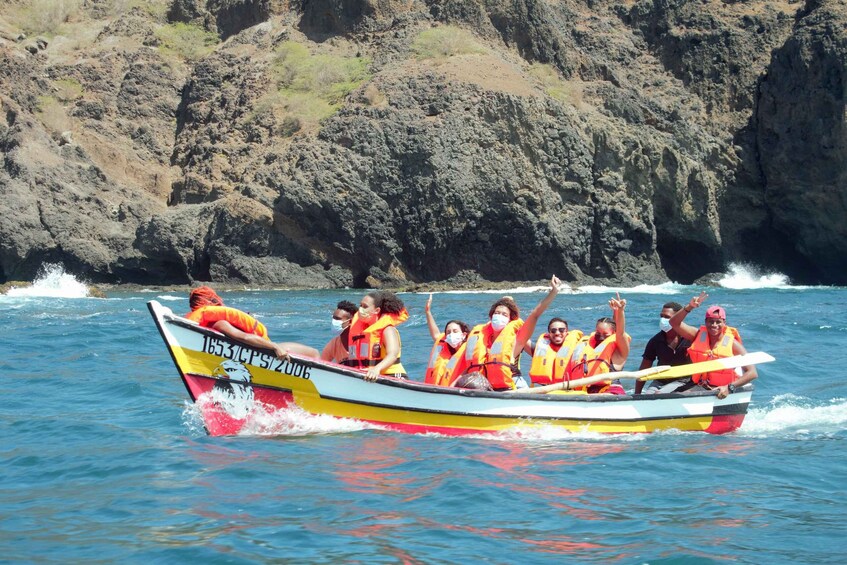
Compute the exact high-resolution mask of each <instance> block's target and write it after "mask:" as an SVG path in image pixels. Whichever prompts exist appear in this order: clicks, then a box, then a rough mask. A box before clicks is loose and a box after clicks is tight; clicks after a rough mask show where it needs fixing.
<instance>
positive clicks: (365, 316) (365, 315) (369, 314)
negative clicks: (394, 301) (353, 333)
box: [359, 307, 374, 322]
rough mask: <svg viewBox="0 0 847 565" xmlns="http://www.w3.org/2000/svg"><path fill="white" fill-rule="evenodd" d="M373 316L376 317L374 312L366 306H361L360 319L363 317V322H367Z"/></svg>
mask: <svg viewBox="0 0 847 565" xmlns="http://www.w3.org/2000/svg"><path fill="white" fill-rule="evenodd" d="M373 317H374V312H368V311H367V310H365V309H364V308H361V307H360V308H359V319H361V320H362V321H363V322H367V321H368V320H370V319H371V318H373Z"/></svg>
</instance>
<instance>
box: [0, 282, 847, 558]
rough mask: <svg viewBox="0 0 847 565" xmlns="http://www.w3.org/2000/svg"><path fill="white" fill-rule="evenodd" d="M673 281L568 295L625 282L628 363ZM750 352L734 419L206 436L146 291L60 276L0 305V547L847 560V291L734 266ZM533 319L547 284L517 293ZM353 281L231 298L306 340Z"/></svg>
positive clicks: (351, 425)
mask: <svg viewBox="0 0 847 565" xmlns="http://www.w3.org/2000/svg"><path fill="white" fill-rule="evenodd" d="M700 290H702V288H701V287H695V286H683V285H677V284H673V283H667V284H664V285H658V286H643V287H636V288H623V289H617V288H604V287H584V288H580V289H576V290H573V291H565V292H562V293H561V294H560V295H559V296H558V297H557V298H556V301H555V302H554V304H553V306H552V307H551V308H550V310H549V311H548V314H549V315H551V316H552V315H554V314H555V315H559V316H562V317H564V318H566V319H567V320H568V321H569V322H570V325H571V327H572V328H581V329H587V328H590V327H591V326H592V325H593V321H594V320H596V319H597V318H598V317H600V316H603V315H606V314H607V312H608V306H607V302H608V299H609V298H610V297H612V296H614V293H615V291H619V292H620V293H621V296H623V297H625V298H626V299H627V300H628V305H627V330H628V331H629V333H630V334H631V335H632V336H633V351H632V353H631V355H630V359H629V361H628V362H627V366H626V368H627V369H635V368H637V367H638V364H639V362H640V356H641V355H640V354H641V352H642V351H643V347H644V345H645V344H646V342H647V340H648V339H649V338H650V337H651V336H652V335H653V334H655V333H656V331H658V313H659V309H660V307H661V305H662V304H663V303H664V302H666V301H668V300H676V301H678V302H681V303H685V302H687V301H688V300H689V299H690V298H691V297H692V296H695V295H696V294H698V293H699V292H700ZM706 290H707V292H709V294H710V297H709V299H708V303H710V304H720V305H723V306H725V307H726V308H727V310H728V316H729V322H730V324H731V325H735V326H736V327H738V329H739V330H740V332H741V334H742V336H743V338H744V343H745V345H746V347H747V349H748V350H750V351H757V350H764V351H767V352H769V353H771V354H772V355H774V356H775V357H776V358H777V361H776V362H774V363H770V364H767V365H760V366H759V374H760V378H759V379H758V380H757V381H756V382H755V385H756V391H755V393H754V395H753V403H752V404H751V408H750V411H749V413H748V415H747V418H746V420H745V422H744V425H743V426H742V427H741V429H740V430H738V431H737V432H734V433H732V434H728V435H725V436H711V435H708V434H699V433H698V434H691V433H689V434H686V433H679V432H663V433H658V434H652V435H620V436H600V435H596V434H569V433H567V432H562V431H555V430H544V429H542V430H535V431H533V432H526V431H525V430H521V429H520V428H516V429H515V430H512V431H508V432H504V433H503V434H502V435H500V436H496V437H486V438H473V437H471V438H467V437H466V438H453V437H440V436H437V435H426V436H412V435H402V434H396V433H391V432H386V431H382V430H379V429H375V428H373V427H370V426H365V425H362V424H359V423H357V422H354V421H343V420H335V419H332V418H327V417H314V416H308V415H305V414H302V413H297V412H294V411H292V412H290V413H278V414H273V415H269V416H268V418H267V421H266V422H264V423H263V425H262V426H261V429H260V430H258V431H256V432H255V433H252V434H248V435H241V436H237V437H216V438H215V437H208V436H207V435H206V434H205V432H204V430H203V426H202V423H201V422H200V420H199V417H198V414H197V412H196V410H195V409H194V408H193V407H192V405H191V404H190V402H189V400H188V396H187V393H186V390H185V387H184V386H183V384H182V383H181V382H180V380H179V377H178V374H177V371H176V369H175V367H174V366H173V363H172V361H171V359H170V357H169V355H168V353H167V352H166V350H165V347H164V344H163V342H162V339H161V337H160V336H159V334H158V332H157V330H156V328H155V327H154V325H153V321H152V319H151V317H150V315H149V313H148V311H147V307H146V302H147V301H149V300H158V301H160V302H161V303H163V304H164V305H166V306H168V307H170V308H172V309H173V310H174V311H175V312H177V313H184V312H185V311H187V310H188V302H187V299H186V296H185V295H183V294H182V293H175V292H161V291H156V290H147V291H121V290H115V291H111V292H109V293H108V297H107V298H105V299H103V298H88V297H86V294H87V287H86V286H85V284H84V283H82V282H80V281H79V280H77V279H75V278H74V277H73V276H71V275H70V274H67V273H64V272H62V271H61V269H57V268H53V269H48V270H47V271H46V272H45V275H44V276H43V277H42V278H40V279H39V280H38V281H36V284H35V286H33V287H31V288H28V289H20V290H18V291H14V293H13V295H7V296H0V312H1V313H2V326H3V331H2V334H0V352H2V357H0V367H2V371H0V387H2V398H3V403H2V407H0V416H2V417H0V437H2V438H3V439H2V456H3V464H2V467H0V469H2V471H1V472H2V475H0V477H2V480H0V560H2V561H4V562H39V563H50V562H62V563H65V562H77V563H78V562H91V563H112V562H121V563H177V562H188V561H192V562H194V561H196V562H205V563H256V562H267V561H274V562H286V563H288V562H290V563H404V564H406V563H408V564H417V563H472V562H478V561H479V562H486V563H627V564H628V563H633V564H642V563H650V564H670V563H724V562H738V563H757V564H758V563H767V564H771V563H844V562H847V525H845V495H847V444H845V443H844V442H845V440H847V431H845V428H847V384H845V377H846V376H847V371H845V366H847V317H845V313H847V289H845V288H829V287H796V286H792V285H791V284H790V282H789V281H787V280H786V279H785V277H782V276H780V275H779V274H764V275H763V274H759V273H755V272H754V271H752V270H751V269H749V268H745V267H742V266H736V267H734V268H733V270H732V271H731V272H729V273H727V275H726V276H725V277H724V278H723V279H722V280H721V286H719V287H714V288H707V289H706ZM502 294H504V293H503V291H498V292H491V293H488V292H471V293H459V292H456V293H450V292H445V293H436V294H435V295H434V296H433V312H434V313H435V316H436V318H437V319H438V320H439V321H440V322H441V323H442V324H443V323H444V322H446V321H447V320H448V319H450V318H460V319H464V320H465V321H467V322H469V323H479V322H482V321H484V320H485V318H486V314H487V312H488V307H489V305H490V304H491V303H492V302H493V301H494V300H495V299H496V298H498V297H499V296H500V295H502ZM508 294H511V295H512V296H514V298H515V299H516V300H517V302H518V304H519V305H520V306H521V308H522V310H523V311H524V312H529V310H530V309H531V308H532V307H533V306H534V305H535V304H536V303H537V302H538V301H539V300H540V299H541V298H542V297H543V296H544V292H543V289H538V288H535V289H530V288H523V289H521V288H516V289H512V290H510V291H508ZM361 295H362V291H357V290H340V291H289V290H252V289H246V288H245V289H244V290H240V291H232V292H224V293H222V296H223V297H224V300H225V301H226V302H227V303H228V304H229V305H231V306H235V307H238V308H242V309H244V310H248V311H250V312H251V313H253V314H254V315H256V316H257V317H259V318H260V319H261V320H262V322H264V323H265V324H266V325H267V326H268V328H269V330H270V332H271V337H272V338H274V339H275V340H277V341H300V342H303V343H307V344H310V345H313V346H315V347H321V346H322V345H323V344H324V343H325V342H326V341H327V340H328V339H329V338H330V337H331V335H332V334H331V330H330V315H331V312H332V310H333V308H334V306H335V303H336V302H337V301H338V300H340V299H348V300H352V301H354V302H357V301H358V300H359V298H360V297H361ZM427 297H428V295H427V294H402V295H401V298H402V299H403V300H404V301H405V302H406V304H407V306H408V308H409V311H410V313H411V318H410V320H409V321H408V322H407V323H406V324H404V325H403V326H401V328H400V329H401V335H402V340H403V361H404V363H405V365H406V368H407V369H408V370H409V371H410V374H412V375H417V376H418V378H421V376H422V374H423V368H424V366H425V363H426V358H427V355H428V353H429V350H430V347H431V341H430V338H429V335H428V332H427V329H426V323H425V319H424V315H423V305H424V303H425V301H426V299H427Z"/></svg>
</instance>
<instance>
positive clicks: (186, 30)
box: [156, 22, 220, 61]
mask: <svg viewBox="0 0 847 565" xmlns="http://www.w3.org/2000/svg"><path fill="white" fill-rule="evenodd" d="M156 38H157V39H158V40H159V49H160V50H161V51H162V52H163V53H164V54H166V55H171V56H175V57H177V58H179V59H183V60H186V61H196V60H197V59H200V58H201V57H204V56H205V55H208V54H209V53H211V52H212V50H213V49H214V48H215V45H217V44H218V42H219V41H220V38H219V37H218V36H217V35H216V34H214V33H212V32H210V31H206V30H205V29H203V28H202V27H200V26H196V25H193V24H184V23H181V22H177V23H173V24H168V25H164V26H162V27H160V28H158V29H157V30H156Z"/></svg>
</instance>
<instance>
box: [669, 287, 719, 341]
mask: <svg viewBox="0 0 847 565" xmlns="http://www.w3.org/2000/svg"><path fill="white" fill-rule="evenodd" d="M707 298H709V295H708V294H706V291H703V292H701V293H700V296H695V297H694V298H692V299H691V300H690V301H689V302H688V305H686V306H684V307H683V308H682V310H680V311H679V312H677V313H676V314H674V315H673V316H671V319H670V320H669V321H670V323H671V327H672V328H673V330H674V331H675V332H676V333H677V335H679V336H682V337H683V338H685V339H687V340H688V341H694V338H695V337H697V331H698V330H699V329H700V328H699V326H698V327H696V328H695V327H694V326H689V325H688V324H686V323H685V322H684V321H683V320H685V317H686V316H687V315H688V314H689V313H690V312H691V311H692V310H694V309H695V308H697V307H698V306H700V305H701V304H703V302H705V301H706V299H707Z"/></svg>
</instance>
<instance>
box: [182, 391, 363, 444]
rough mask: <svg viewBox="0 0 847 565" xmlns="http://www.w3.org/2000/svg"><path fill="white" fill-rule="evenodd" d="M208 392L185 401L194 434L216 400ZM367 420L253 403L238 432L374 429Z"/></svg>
mask: <svg viewBox="0 0 847 565" xmlns="http://www.w3.org/2000/svg"><path fill="white" fill-rule="evenodd" d="M214 401H215V399H213V398H211V397H209V395H207V394H204V395H201V396H200V397H199V398H198V399H197V403H196V404H194V403H191V402H188V401H186V403H185V408H184V409H183V412H182V417H183V424H184V425H185V426H186V427H187V428H188V429H189V430H190V431H191V432H193V433H198V432H201V431H203V430H204V429H205V427H204V423H203V409H202V408H203V406H204V404H205V403H206V402H214ZM374 428H375V426H372V425H370V424H368V423H366V422H361V421H358V420H351V419H347V418H336V417H334V416H322V415H315V414H310V413H309V412H306V411H305V410H303V409H302V408H299V407H297V406H291V407H288V408H284V409H281V410H280V409H277V408H275V407H273V406H269V405H266V404H263V403H261V402H255V403H251V407H250V414H249V415H248V416H247V419H246V421H245V422H244V426H243V427H242V428H241V430H240V431H239V432H238V435H240V436H308V435H326V434H338V433H349V432H357V431H360V430H367V429H374Z"/></svg>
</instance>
